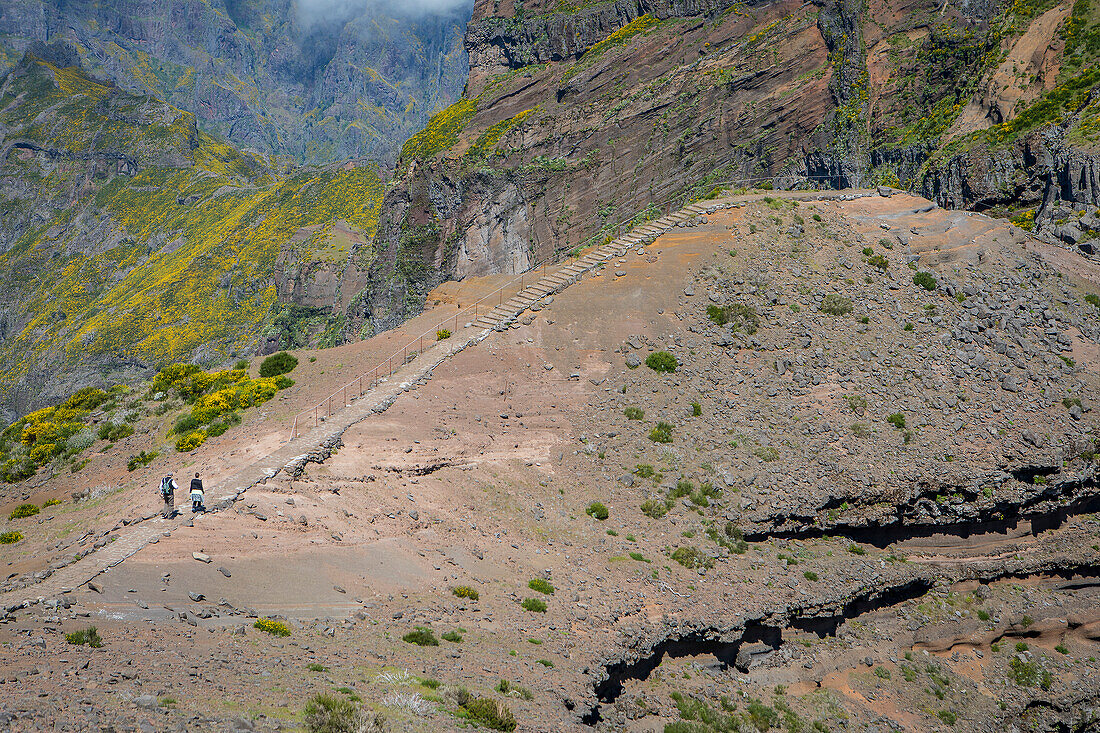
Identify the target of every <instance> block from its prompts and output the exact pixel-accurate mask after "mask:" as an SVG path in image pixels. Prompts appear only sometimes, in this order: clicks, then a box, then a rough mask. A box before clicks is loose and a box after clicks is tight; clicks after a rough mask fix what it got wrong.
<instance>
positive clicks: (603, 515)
mask: <svg viewBox="0 0 1100 733" xmlns="http://www.w3.org/2000/svg"><path fill="white" fill-rule="evenodd" d="M584 513H585V514H587V515H588V516H590V517H595V518H596V519H598V520H600V521H601V522H602V521H603V520H605V519H607V518H608V517H609V516H611V515H610V513H609V512H608V511H607V507H606V506H604V504H603V502H599V501H594V502H592V503H591V504H589V505H588V508H587V509H585V510H584Z"/></svg>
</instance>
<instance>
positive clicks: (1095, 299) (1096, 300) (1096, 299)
mask: <svg viewBox="0 0 1100 733" xmlns="http://www.w3.org/2000/svg"><path fill="white" fill-rule="evenodd" d="M1085 302H1086V303H1088V304H1089V305H1091V306H1093V307H1095V308H1100V295H1096V294H1095V293H1089V294H1088V295H1086V296H1085Z"/></svg>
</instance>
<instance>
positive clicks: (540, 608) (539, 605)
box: [520, 598, 546, 613]
mask: <svg viewBox="0 0 1100 733" xmlns="http://www.w3.org/2000/svg"><path fill="white" fill-rule="evenodd" d="M520 605H522V606H523V610H525V611H534V612H535V613H546V601H540V600H539V599H538V598H524V599H523V603H522V604H520Z"/></svg>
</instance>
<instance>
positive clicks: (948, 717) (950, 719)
mask: <svg viewBox="0 0 1100 733" xmlns="http://www.w3.org/2000/svg"><path fill="white" fill-rule="evenodd" d="M936 715H938V716H939V718H940V720H942V721H943V722H945V723H947V724H948V725H954V724H955V723H957V722H959V716H958V715H956V714H955V713H953V712H952V711H950V710H941V711H939V712H938V713H936Z"/></svg>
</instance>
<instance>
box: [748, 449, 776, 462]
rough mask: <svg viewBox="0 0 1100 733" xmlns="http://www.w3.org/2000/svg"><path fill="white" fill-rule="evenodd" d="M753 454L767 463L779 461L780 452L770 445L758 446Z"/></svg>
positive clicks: (753, 450)
mask: <svg viewBox="0 0 1100 733" xmlns="http://www.w3.org/2000/svg"><path fill="white" fill-rule="evenodd" d="M752 454H753V455H754V456H756V457H757V458H759V459H760V460H762V461H764V462H765V463H771V462H773V461H778V460H779V450H778V449H777V448H773V447H772V446H770V445H758V446H756V447H755V448H753V449H752Z"/></svg>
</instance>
